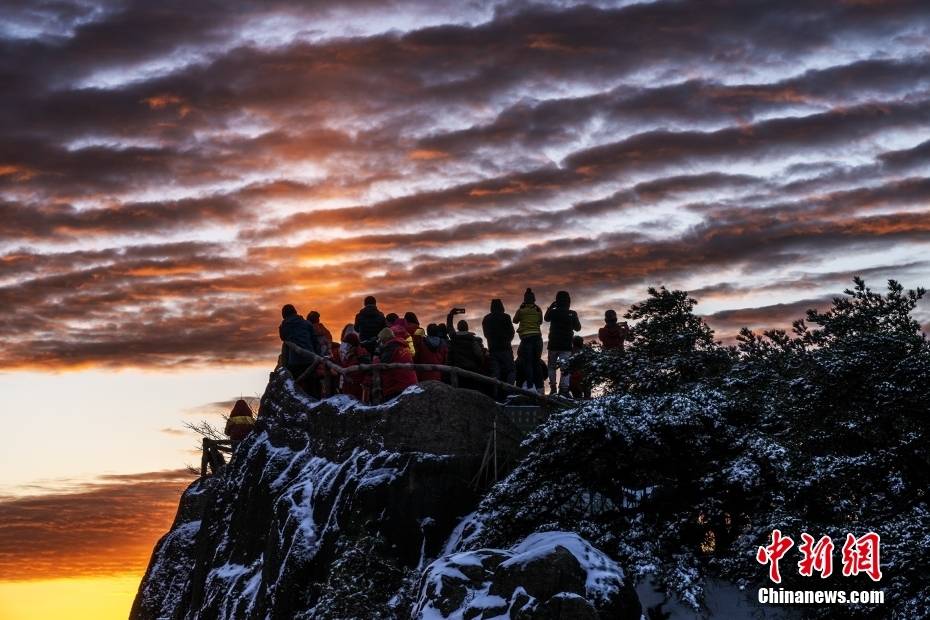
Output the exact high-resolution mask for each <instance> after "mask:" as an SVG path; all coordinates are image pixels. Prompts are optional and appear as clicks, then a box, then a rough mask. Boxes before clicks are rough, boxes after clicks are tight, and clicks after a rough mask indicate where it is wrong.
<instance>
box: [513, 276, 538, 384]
mask: <svg viewBox="0 0 930 620" xmlns="http://www.w3.org/2000/svg"><path fill="white" fill-rule="evenodd" d="M513 322H514V323H515V324H516V325H517V334H519V336H520V347H519V348H518V349H517V357H518V358H520V363H521V364H523V368H524V374H523V376H524V377H526V384H525V385H524V386H523V387H526V389H528V390H533V389H536V388H535V386H536V385H539V384H541V382H542V380H543V378H542V376H541V375H540V371H539V364H538V363H537V360H539V359H542V350H543V341H542V329H541V328H540V326H541V325H542V322H543V313H542V310H541V309H540V307H539V306H537V305H536V294H535V293H533V289H530V288H528V289H526V292H525V293H523V303H522V304H521V305H520V307H519V308H518V309H517V311H516V312H515V313H514V315H513Z"/></svg>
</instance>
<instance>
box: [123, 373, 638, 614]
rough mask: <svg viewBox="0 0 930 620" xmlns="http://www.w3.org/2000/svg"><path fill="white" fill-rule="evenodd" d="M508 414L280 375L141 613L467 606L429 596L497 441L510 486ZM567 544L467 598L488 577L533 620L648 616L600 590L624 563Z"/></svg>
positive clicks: (180, 533)
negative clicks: (622, 608) (614, 610)
mask: <svg viewBox="0 0 930 620" xmlns="http://www.w3.org/2000/svg"><path fill="white" fill-rule="evenodd" d="M497 413H498V410H497V405H496V404H495V403H494V402H493V401H492V400H490V399H488V398H487V397H485V396H483V395H481V394H479V393H477V392H473V391H470V390H457V389H454V388H451V387H449V386H447V385H444V384H441V383H434V382H427V383H424V384H421V385H420V386H415V387H412V388H409V389H408V390H407V391H406V392H405V393H404V394H402V395H401V396H400V397H398V398H397V399H396V400H395V401H393V402H391V403H388V404H385V405H381V406H378V407H366V406H361V405H359V404H357V403H355V402H354V401H351V400H350V399H348V398H346V397H336V398H333V399H329V400H327V401H323V402H316V401H312V400H310V399H308V398H307V397H306V396H304V395H303V394H302V393H301V392H299V391H298V390H296V389H295V388H294V384H293V380H292V379H291V378H290V376H289V375H288V374H287V373H286V372H284V371H278V372H275V373H272V375H271V380H270V381H269V384H268V387H267V389H266V392H265V394H264V396H263V397H262V404H261V408H260V414H259V422H258V424H257V426H256V431H255V432H253V433H252V435H250V436H249V437H248V438H247V439H246V440H245V441H243V442H242V443H241V444H240V445H239V446H238V448H237V450H236V453H235V455H234V458H233V459H232V461H231V462H230V463H229V464H228V465H227V466H226V467H225V468H224V469H223V470H222V471H221V472H220V473H219V474H218V475H216V476H213V477H210V478H207V479H203V480H198V481H196V482H194V483H193V484H192V485H191V486H190V487H189V488H188V489H187V491H186V492H185V493H184V495H183V496H182V498H181V504H180V506H179V509H178V515H177V517H176V519H175V522H174V524H173V525H172V528H171V530H170V531H169V532H168V533H167V534H166V535H165V536H164V537H163V538H162V539H161V540H160V541H159V542H158V544H157V545H156V547H155V550H154V553H153V555H152V560H151V562H150V565H149V568H148V571H147V572H146V575H145V577H144V578H143V580H142V583H141V585H140V587H139V592H138V594H137V596H136V600H135V602H134V604H133V608H132V612H131V616H130V617H131V618H176V619H180V618H266V617H270V618H314V619H327V618H346V619H348V618H359V619H363V618H409V617H411V616H412V615H413V614H418V615H419V616H420V617H424V618H425V617H430V618H438V617H443V616H442V615H439V616H437V615H435V614H434V615H432V616H424V615H423V614H425V613H427V610H432V609H437V610H438V609H440V608H441V607H439V606H442V607H443V608H448V606H449V605H450V604H452V603H451V602H448V601H446V602H443V600H444V599H443V597H442V593H441V592H436V591H435V588H434V589H433V590H430V589H429V586H428V584H432V583H433V582H434V581H432V580H430V579H429V578H427V576H428V575H431V574H434V573H435V570H436V569H435V568H434V567H435V566H437V564H436V563H433V564H432V565H430V562H431V561H432V560H433V559H435V558H437V557H440V556H442V555H443V554H444V553H445V552H444V549H445V548H446V547H447V545H448V540H449V539H450V537H452V538H454V536H453V533H454V531H456V530H457V529H458V531H460V530H461V528H457V526H458V525H459V524H460V523H462V521H463V518H464V517H466V516H467V515H468V514H469V513H471V512H473V511H474V510H475V507H476V506H477V504H478V502H479V501H480V499H481V489H483V488H486V486H487V484H489V482H488V478H489V477H491V476H492V475H493V474H492V472H493V469H494V462H495V461H494V458H493V456H494V454H495V450H494V448H495V447H496V456H497V459H496V462H497V467H498V475H499V476H500V477H503V476H504V475H505V474H506V473H507V472H508V471H509V470H510V469H511V468H512V467H513V466H514V465H515V463H516V462H517V461H518V459H519V450H520V447H519V440H520V434H519V432H518V431H517V430H516V429H515V428H514V427H513V426H512V425H510V424H509V423H508V422H507V421H506V419H505V418H503V417H501V416H498V415H497ZM481 472H483V473H481ZM479 474H480V475H479ZM565 536H569V535H567V534H566V535H565ZM528 540H529V539H528ZM565 540H566V541H567V540H568V539H565ZM537 542H538V541H537ZM563 542H564V541H563ZM534 544H536V543H534ZM560 545H561V546H560V547H558V548H556V547H553V548H551V549H548V550H547V551H546V552H545V554H543V555H542V556H540V557H541V558H546V559H537V560H534V561H528V562H522V561H521V562H516V563H508V562H509V561H510V560H512V559H514V558H517V557H522V555H525V553H527V552H528V549H527V550H523V551H521V550H520V549H522V547H520V546H519V545H518V546H517V547H515V548H514V549H512V550H509V551H506V552H504V551H502V552H490V551H488V552H487V553H488V554H489V555H488V558H485V560H484V561H486V562H487V563H488V570H492V571H495V572H493V575H492V577H493V578H491V579H486V577H487V575H485V574H484V573H481V574H480V575H478V574H477V573H476V574H475V579H478V580H479V581H474V582H472V581H466V582H462V583H460V584H457V585H455V588H458V589H460V590H461V591H463V592H464V594H463V596H462V598H461V601H462V604H464V603H465V602H466V601H467V602H468V603H469V604H472V603H474V601H475V600H476V598H477V595H476V594H475V593H477V592H480V591H482V587H483V584H484V583H485V581H488V587H487V593H486V594H487V596H488V597H499V598H500V599H501V600H505V598H506V600H507V601H514V600H516V599H515V597H516V598H519V600H520V602H521V609H523V608H526V610H527V611H524V612H521V613H524V616H520V617H527V618H529V617H534V618H535V617H540V618H542V617H553V618H557V617H563V618H569V617H578V618H582V617H585V618H586V617H592V618H593V617H608V616H598V615H594V616H590V615H589V616H579V615H577V614H578V613H582V611H581V610H586V611H590V610H591V609H593V610H594V612H595V614H602V613H604V610H606V609H609V608H610V605H612V604H614V603H612V602H611V601H615V602H616V601H623V602H622V604H623V605H627V603H629V605H630V606H629V608H630V609H633V607H634V606H635V609H636V610H638V609H639V605H638V603H636V602H635V599H633V601H625V600H623V599H622V597H619V595H610V596H605V595H604V593H605V592H608V590H609V591H610V592H614V590H610V588H607V586H604V587H605V588H607V589H602V588H600V587H598V588H595V589H591V588H590V584H591V577H590V576H591V574H592V573H591V571H590V570H589V568H590V566H592V564H591V561H589V560H590V559H591V558H595V559H596V561H595V564H596V563H597V562H601V559H604V560H606V561H609V560H607V559H606V558H601V559H597V558H600V556H598V555H597V554H598V553H599V552H596V551H595V550H593V549H592V548H590V546H589V545H588V546H587V547H585V545H586V543H584V542H583V541H581V540H580V539H577V537H575V538H574V539H572V540H571V541H569V542H567V543H565V544H562V543H560ZM537 546H538V545H537ZM534 548H535V547H534ZM579 550H583V553H582V551H579ZM537 552H538V551H537ZM476 553H477V552H476ZM495 553H496V554H497V555H495ZM538 553H541V552H538ZM508 554H510V555H508ZM521 554H522V555H521ZM585 554H588V556H585ZM591 554H595V555H591ZM457 555H461V554H457ZM584 557H588V560H584V559H583V558H584ZM497 558H499V559H500V561H497ZM444 560H445V558H443V559H442V560H438V561H437V562H440V563H441V562H442V561H444ZM492 564H493V568H492V566H491V565H492ZM428 565H430V569H429V570H426V571H425V569H426V567H427V566H428ZM479 566H482V565H481V564H480V563H479ZM604 566H607V565H606V564H604ZM482 570H484V569H482ZM617 570H619V569H617ZM424 571H425V572H424ZM497 571H499V572H500V574H498V572H497ZM605 571H606V572H605V573H604V574H605V575H606V574H608V573H610V574H611V575H613V577H611V578H607V577H604V579H606V580H607V581H605V582H604V583H605V584H606V583H607V582H610V583H612V584H614V585H615V586H616V588H615V590H616V592H617V593H622V592H625V591H626V590H625V586H624V587H620V585H617V584H622V581H623V578H622V572H619V573H617V572H616V571H614V572H611V571H613V568H610V569H609V570H607V569H605ZM598 574H600V573H598ZM611 579H613V581H611ZM452 587H453V586H452V585H451V584H450V588H452ZM492 587H493V592H492V591H491V588H492ZM449 591H451V590H449ZM470 593H471V594H470ZM521 593H524V594H525V597H526V600H525V601H524V600H523V598H521V596H520V595H521ZM618 604H619V603H618ZM459 607H461V605H459ZM450 609H451V608H450ZM456 609H458V608H456ZM530 609H532V613H536V614H543V613H549V614H550V615H547V616H546V615H526V614H527V613H530V612H529V611H528V610H530ZM547 610H548V611H547ZM452 611H454V610H452ZM569 612H570V613H573V614H576V615H566V614H568V613H569ZM429 613H432V612H429ZM637 613H638V612H637ZM552 614H555V615H552ZM455 617H461V616H455ZM469 617H472V616H469ZM609 617H618V618H619V617H623V616H619V615H613V616H609Z"/></svg>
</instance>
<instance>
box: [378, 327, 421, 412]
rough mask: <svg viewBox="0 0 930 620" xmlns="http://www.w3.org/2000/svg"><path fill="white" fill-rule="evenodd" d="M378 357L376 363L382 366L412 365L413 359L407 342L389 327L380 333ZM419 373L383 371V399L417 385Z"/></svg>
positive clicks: (403, 370) (400, 369) (411, 371)
mask: <svg viewBox="0 0 930 620" xmlns="http://www.w3.org/2000/svg"><path fill="white" fill-rule="evenodd" d="M378 341H379V342H380V343H381V344H380V346H379V347H378V356H377V357H376V358H375V360H374V361H375V363H376V364H377V363H381V364H412V363H413V357H412V356H411V355H410V349H408V348H407V341H406V340H404V339H403V338H400V337H398V336H397V335H396V334H395V333H394V332H393V331H392V330H391V329H390V328H389V327H385V328H384V329H382V330H381V331H380V332H378ZM416 383H417V373H415V372H414V371H413V370H408V369H406V368H396V369H391V370H382V371H381V398H382V401H386V400H388V399H389V398H393V397H395V396H397V395H398V394H400V393H401V392H403V391H404V390H406V389H407V388H408V387H410V386H411V385H416Z"/></svg>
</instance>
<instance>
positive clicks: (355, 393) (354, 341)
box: [339, 329, 371, 402]
mask: <svg viewBox="0 0 930 620" xmlns="http://www.w3.org/2000/svg"><path fill="white" fill-rule="evenodd" d="M343 333H344V335H343V337H342V344H340V346H339V365H340V366H342V367H343V368H349V367H350V366H357V365H358V364H370V363H371V354H369V353H368V349H366V348H365V347H363V346H361V343H360V342H359V339H358V334H357V333H355V330H354V329H353V330H352V331H350V332H346V331H343ZM341 379H342V383H341V385H340V388H341V390H342V393H343V394H348V395H349V396H351V397H352V398H355V399H356V400H358V401H361V402H365V400H366V397H365V395H366V394H367V393H368V390H370V389H371V378H370V377H369V376H368V373H365V372H361V371H356V372H352V373H349V374H347V375H343V376H342V377H341Z"/></svg>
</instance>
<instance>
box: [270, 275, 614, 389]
mask: <svg viewBox="0 0 930 620" xmlns="http://www.w3.org/2000/svg"><path fill="white" fill-rule="evenodd" d="M464 313H465V309H464V308H453V309H452V310H451V311H450V312H449V313H448V315H447V316H446V321H445V323H430V324H428V325H426V327H425V328H424V327H422V326H421V325H420V321H419V320H418V319H417V315H416V314H415V313H414V312H406V313H404V314H403V316H401V315H399V314H396V313H388V314H384V313H383V312H382V311H381V310H380V309H379V308H378V303H377V300H376V299H375V298H374V297H373V296H368V297H366V298H365V302H364V306H363V307H362V309H361V310H359V312H358V314H356V315H355V322H354V323H349V324H347V325H345V326H344V327H343V328H342V331H341V333H340V336H339V340H338V341H336V340H335V339H334V338H333V336H332V333H331V332H330V331H329V329H327V328H326V326H325V325H324V324H323V323H322V322H321V320H320V314H319V312H316V311H311V312H309V313H308V314H307V318H306V319H304V318H303V317H302V316H301V315H300V314H299V313H298V312H297V309H296V308H295V307H294V306H293V305H291V304H287V305H286V306H284V307H283V308H282V310H281V315H282V321H281V325H280V327H279V335H280V337H281V340H282V341H287V342H291V343H293V344H295V345H297V346H298V347H300V348H301V349H304V350H306V351H311V352H313V353H315V354H316V355H317V356H321V357H323V358H327V359H329V360H330V361H332V362H333V363H335V364H337V365H339V366H341V367H342V368H349V367H353V366H357V365H359V364H369V363H381V364H422V365H425V366H426V367H425V368H421V369H417V370H414V369H410V368H403V367H400V368H387V369H383V370H381V371H380V379H381V386H380V387H381V396H382V398H383V399H384V400H387V399H389V398H392V397H394V396H396V395H398V394H400V393H401V392H403V391H404V390H405V389H406V388H407V387H409V386H411V385H414V384H416V383H419V382H421V381H430V380H432V381H447V382H448V381H449V380H450V378H449V377H448V376H447V375H448V373H445V372H443V371H442V369H440V368H435V369H434V368H429V366H451V367H455V368H460V369H462V370H466V371H471V372H473V373H478V374H480V375H484V376H488V377H493V378H494V379H497V380H498V381H500V382H502V383H505V384H509V385H516V386H519V387H522V388H524V389H527V390H531V391H535V392H537V393H539V394H543V393H545V392H544V388H545V382H546V379H547V378H548V381H549V393H550V394H555V393H558V394H560V395H562V396H569V397H573V398H589V397H590V392H589V390H588V389H587V388H586V386H585V382H584V376H583V370H582V369H581V368H579V367H578V365H577V364H573V363H572V356H573V355H574V354H577V353H579V352H581V350H582V349H583V347H584V346H585V345H584V340H583V338H582V337H581V336H580V335H578V334H577V332H579V331H581V322H580V320H579V318H578V313H577V312H575V311H574V310H572V309H571V296H570V295H569V294H568V292H567V291H559V292H558V293H557V294H556V296H555V300H554V301H553V302H552V303H551V304H550V305H549V306H548V307H547V308H546V310H545V312H544V311H543V310H542V308H540V307H539V306H538V305H537V304H536V295H535V294H534V293H533V291H532V289H529V288H528V289H526V292H525V293H524V294H523V303H522V304H520V307H519V308H518V309H517V311H516V312H515V313H514V314H513V316H511V315H510V314H508V313H507V311H506V309H505V307H504V303H503V301H502V300H500V299H492V300H491V306H490V312H488V314H486V315H485V316H484V319H483V320H482V321H481V328H482V331H483V332H484V339H485V340H482V338H481V337H479V336H477V335H476V334H475V333H474V332H473V331H471V330H470V329H469V324H468V322H467V321H465V320H464V319H460V320H458V321H457V322H455V317H456V316H457V315H460V314H464ZM453 322H455V324H454V325H453ZM545 323H548V324H549V333H548V344H547V347H546V348H547V352H548V354H547V360H546V361H543V358H542V353H543V326H544V324H545ZM516 337H518V338H519V345H518V346H517V354H516V358H515V357H514V346H513V345H514V338H516ZM629 337H630V330H629V327H628V326H627V324H626V323H625V322H621V321H619V320H618V318H617V313H616V312H615V311H614V310H608V311H607V312H605V313H604V326H603V327H601V328H600V330H599V331H598V339H599V340H600V343H601V346H602V347H603V348H605V349H618V350H622V349H623V345H624V342H626V341H627V340H628V339H629ZM485 341H486V342H485ZM282 356H283V359H282V363H283V364H284V365H285V366H286V367H287V368H288V370H289V371H290V372H291V374H292V375H293V376H294V377H295V378H297V379H299V380H300V382H301V387H302V388H303V389H304V390H305V391H307V392H308V393H310V394H312V395H314V396H317V397H325V396H328V395H332V394H334V393H342V394H347V395H349V396H352V397H354V398H356V399H358V400H360V401H362V402H369V400H370V390H371V387H372V386H371V376H370V373H367V372H363V371H355V372H351V373H348V374H346V373H337V372H333V371H332V369H331V368H329V367H328V366H327V365H326V364H320V363H319V360H318V359H317V358H315V357H312V356H308V355H305V354H302V353H301V352H300V351H298V350H295V349H292V348H289V347H285V349H284V351H283V352H282ZM458 385H459V387H464V388H471V389H475V390H478V391H482V392H485V393H487V394H489V395H490V396H492V397H494V398H498V399H500V398H503V397H505V396H506V393H505V392H506V390H504V389H501V387H500V386H499V385H495V384H493V382H486V381H480V380H477V379H472V378H470V377H468V376H467V375H465V376H459V377H458Z"/></svg>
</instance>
